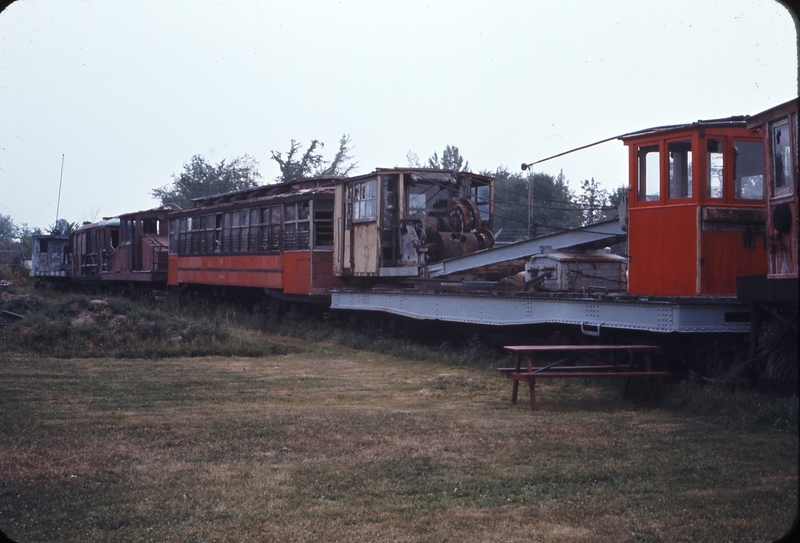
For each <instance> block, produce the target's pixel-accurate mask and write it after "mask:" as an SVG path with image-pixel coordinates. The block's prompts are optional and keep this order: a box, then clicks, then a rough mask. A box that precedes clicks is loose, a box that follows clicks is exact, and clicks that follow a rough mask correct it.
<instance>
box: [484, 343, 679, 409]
mask: <svg viewBox="0 0 800 543" xmlns="http://www.w3.org/2000/svg"><path fill="white" fill-rule="evenodd" d="M504 348H505V349H507V350H509V351H511V352H513V353H516V355H517V363H516V366H514V367H513V368H497V371H499V372H500V373H502V374H503V375H505V376H507V377H509V378H511V379H513V380H514V385H513V389H512V393H511V402H512V403H517V392H518V391H519V383H520V381H523V382H525V383H528V388H529V389H530V394H531V411H536V390H535V386H536V379H550V378H558V379H563V378H578V377H583V378H595V377H599V378H608V377H615V378H621V379H625V380H626V381H625V388H624V390H623V392H622V396H623V397H625V396H626V395H627V393H628V385H629V384H630V380H631V379H632V378H644V379H647V393H648V395H649V397H650V407H655V406H656V397H655V393H654V392H653V383H652V379H654V378H658V377H670V376H671V375H672V374H671V373H669V372H666V371H653V369H652V366H651V361H650V354H651V353H652V352H653V351H655V350H656V349H658V346H656V345H506V346H505V347H504ZM603 352H606V353H615V352H622V353H624V354H626V355H627V364H623V363H614V362H613V359H612V363H610V364H608V363H606V364H592V365H584V366H562V365H561V364H563V363H564V362H567V361H569V360H571V359H573V358H575V357H576V356H580V355H589V356H592V357H593V358H596V357H597V355H598V354H600V353H603ZM539 353H568V354H569V356H567V357H566V358H564V359H562V360H558V361H557V362H553V363H552V364H548V365H546V366H534V365H533V356H534V355H535V354H539ZM635 353H641V355H642V359H643V364H642V366H641V367H635V366H634V354H635ZM523 358H524V359H525V362H526V367H525V368H523V367H522V359H523Z"/></svg>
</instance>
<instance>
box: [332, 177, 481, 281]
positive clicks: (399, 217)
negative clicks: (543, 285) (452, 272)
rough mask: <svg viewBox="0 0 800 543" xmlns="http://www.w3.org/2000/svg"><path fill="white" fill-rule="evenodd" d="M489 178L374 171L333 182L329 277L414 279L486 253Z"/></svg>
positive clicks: (348, 278) (347, 278)
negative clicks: (439, 265)
mask: <svg viewBox="0 0 800 543" xmlns="http://www.w3.org/2000/svg"><path fill="white" fill-rule="evenodd" d="M493 182H494V180H493V179H492V178H491V177H486V176H483V175H477V174H473V173H468V172H456V171H448V170H434V169H421V168H412V169H398V168H395V169H377V170H375V171H374V172H373V173H370V174H367V175H361V176H358V177H350V178H347V179H341V180H338V181H337V182H336V198H335V208H334V216H333V221H334V225H335V228H334V240H333V241H334V243H333V245H334V247H333V249H334V250H333V272H334V274H335V275H336V276H337V277H341V278H342V279H346V280H353V279H355V278H369V277H372V278H378V277H380V278H392V277H418V276H419V275H420V270H421V269H424V268H425V266H426V265H427V264H430V263H433V262H438V261H441V260H444V259H447V258H453V257H456V256H461V255H465V254H469V253H473V252H476V251H480V250H484V249H490V248H491V247H492V246H493V245H494V236H493V235H492V231H491V226H492V188H493Z"/></svg>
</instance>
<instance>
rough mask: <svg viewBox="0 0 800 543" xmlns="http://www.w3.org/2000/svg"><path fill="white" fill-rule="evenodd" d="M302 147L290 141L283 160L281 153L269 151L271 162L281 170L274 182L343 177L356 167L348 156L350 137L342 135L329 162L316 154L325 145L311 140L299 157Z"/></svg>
mask: <svg viewBox="0 0 800 543" xmlns="http://www.w3.org/2000/svg"><path fill="white" fill-rule="evenodd" d="M302 147H303V144H302V143H300V142H298V141H297V140H291V142H290V144H289V150H288V151H287V152H286V157H285V158H284V156H283V153H280V152H278V151H271V153H272V160H274V161H275V162H277V163H278V166H279V167H280V169H281V174H280V175H279V176H278V177H277V178H275V180H276V181H278V182H279V183H284V182H287V181H292V180H294V179H302V178H305V177H337V176H338V177H344V176H346V175H348V174H350V173H351V172H352V171H353V170H354V169H355V168H356V166H357V165H358V163H357V162H352V158H353V157H352V156H351V155H350V154H349V153H350V151H351V149H352V147H351V145H350V136H348V135H347V134H343V135H342V137H341V139H339V150H338V151H337V152H336V156H334V158H333V160H331V161H327V160H325V159H324V158H323V156H322V155H321V154H320V153H319V152H317V149H318V148H322V147H325V144H324V143H322V142H321V141H319V140H311V144H310V145H309V146H308V149H306V150H305V151H304V152H303V153H302V155H300V154H299V152H300V150H301V148H302Z"/></svg>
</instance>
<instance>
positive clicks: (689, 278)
mask: <svg viewBox="0 0 800 543" xmlns="http://www.w3.org/2000/svg"><path fill="white" fill-rule="evenodd" d="M621 139H622V140H623V142H624V143H625V144H626V145H627V146H628V147H629V157H630V158H629V160H630V163H629V172H630V188H629V190H630V193H629V198H628V224H627V231H628V253H629V255H630V263H629V268H628V269H629V278H630V282H629V289H628V290H629V292H630V293H631V294H646V295H662V296H707V295H735V294H736V277H738V276H741V275H751V274H757V273H763V272H765V271H766V266H767V252H766V244H765V237H764V229H765V224H766V210H765V205H764V165H763V158H762V157H763V142H762V138H761V135H760V134H758V133H757V132H756V131H755V130H752V129H748V128H747V123H746V122H745V120H744V118H743V117H731V118H728V119H720V120H714V121H698V122H696V123H692V124H687V125H678V126H670V127H662V128H654V129H649V130H644V131H641V132H637V133H633V134H628V135H626V136H624V137H622V138H621Z"/></svg>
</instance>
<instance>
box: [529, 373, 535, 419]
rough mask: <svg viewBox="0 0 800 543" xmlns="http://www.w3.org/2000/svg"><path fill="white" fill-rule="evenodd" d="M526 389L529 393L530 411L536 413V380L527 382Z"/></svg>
mask: <svg viewBox="0 0 800 543" xmlns="http://www.w3.org/2000/svg"><path fill="white" fill-rule="evenodd" d="M528 388H529V389H530V391H531V411H536V379H531V380H530V381H528Z"/></svg>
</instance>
